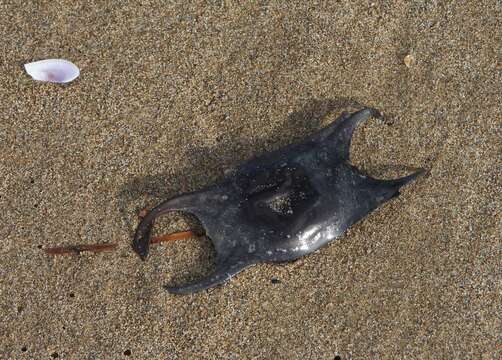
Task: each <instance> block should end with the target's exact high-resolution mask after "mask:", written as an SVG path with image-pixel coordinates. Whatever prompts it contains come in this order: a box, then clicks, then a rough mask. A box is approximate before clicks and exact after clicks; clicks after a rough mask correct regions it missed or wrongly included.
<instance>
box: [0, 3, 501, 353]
mask: <svg viewBox="0 0 502 360" xmlns="http://www.w3.org/2000/svg"><path fill="white" fill-rule="evenodd" d="M34 3H36V4H34ZM78 3H79V4H78V5H77V2H76V1H63V2H60V1H39V2H25V1H2V2H0V115H1V121H0V154H1V155H0V205H1V208H2V210H3V216H2V217H1V220H0V221H1V223H0V232H1V241H2V247H1V249H0V256H1V262H0V319H1V321H0V358H2V359H52V358H58V359H121V358H135V359H166V358H167V359H199V358H200V359H203V358H208V359H209V358H211V359H216V358H225V359H250V358H255V359H272V358H279V359H335V358H336V359H338V357H336V356H339V358H340V359H370V358H373V359H376V358H381V359H386V358H389V359H398V358H414V359H463V358H465V359H495V358H497V357H498V358H500V356H502V320H501V314H502V305H501V301H502V273H501V268H502V267H501V264H502V249H501V237H500V236H501V235H500V234H501V232H502V226H501V224H502V221H501V220H502V219H501V207H502V201H501V185H502V184H501V172H502V168H501V153H502V146H501V124H502V114H501V110H500V109H501V106H500V105H501V84H502V76H501V66H502V64H501V60H500V59H501V56H502V54H501V43H502V38H501V34H502V31H501V18H502V14H501V12H502V5H501V3H500V1H488V0H487V1H480V2H478V1H472V2H457V5H451V4H450V5H445V4H443V5H438V4H435V5H433V4H432V3H435V2H427V3H431V4H427V5H424V4H421V3H422V2H418V1H415V2H413V1H411V2H408V1H396V2H390V1H385V2H374V4H373V5H371V4H370V2H359V3H358V4H354V3H353V2H348V1H332V2H330V3H331V4H326V3H324V2H319V3H315V4H314V2H308V1H300V2H297V3H287V5H286V2H284V3H283V5H277V4H275V3H274V4H272V3H268V2H267V1H259V2H253V3H251V2H246V5H244V6H236V5H232V4H227V3H226V2H223V1H222V2H220V1H212V2H211V3H212V5H202V4H197V5H195V4H194V5H186V4H185V1H179V2H178V3H177V4H172V5H165V4H163V3H162V2H160V1H125V2H122V1H121V2H119V1H113V2H112V1H108V2H95V3H94V4H91V3H90V2H88V1H82V2H78ZM445 3H451V2H445ZM461 3H463V5H460V4H461ZM466 3H470V5H469V4H466ZM407 55H410V57H408V58H407V59H410V58H411V62H407V63H408V65H409V66H407V65H406V64H405V61H404V59H405V57H406V56H407ZM51 57H63V58H67V59H70V60H72V61H73V62H75V63H76V64H77V65H78V66H79V67H80V68H81V71H82V73H81V77H80V78H79V79H77V80H76V81H75V82H73V83H71V84H69V85H67V86H58V85H53V84H43V83H38V82H35V81H32V80H31V79H30V77H29V76H28V75H26V74H25V73H24V72H23V69H22V64H23V63H25V62H28V61H33V60H39V59H43V58H51ZM362 105H365V106H374V107H377V108H379V109H380V110H382V111H383V112H384V113H385V114H386V116H387V121H386V122H379V121H378V120H374V121H370V122H368V123H367V124H365V125H364V126H363V127H361V128H360V129H359V130H358V131H357V133H356V135H355V139H354V142H353V145H352V156H351V158H352V161H353V162H354V163H355V164H356V165H358V166H359V167H361V168H363V169H364V170H366V171H368V172H370V173H371V174H373V175H375V176H380V177H392V176H396V175H403V174H406V173H407V171H409V169H411V168H416V167H424V168H426V169H429V170H430V174H429V175H428V176H427V177H425V178H422V179H420V180H419V181H417V182H415V183H413V184H411V185H409V186H407V187H406V188H405V189H404V191H403V193H402V195H401V196H400V197H399V198H397V199H395V200H393V201H391V202H389V203H387V204H386V205H385V206H383V207H382V208H380V209H379V210H377V211H376V212H374V213H372V214H371V215H370V216H369V217H367V218H366V219H364V220H363V221H362V222H360V223H358V224H356V225H355V226H353V227H352V228H351V229H350V230H349V231H348V233H346V234H345V235H344V236H343V237H342V238H340V239H339V240H338V241H337V242H335V243H332V244H331V245H330V246H328V247H326V248H324V249H322V250H321V251H319V252H317V253H315V254H312V255H310V256H308V257H305V258H303V259H301V260H299V261H297V262H295V263H292V264H284V265H259V266H255V267H253V268H250V269H248V270H247V271H245V272H243V273H241V274H239V275H238V276H237V277H235V278H234V279H233V280H231V281H230V282H229V283H228V284H227V285H226V286H224V287H219V288H216V289H214V290H212V291H209V292H204V293H201V294H196V295H190V296H173V295H170V294H168V293H167V292H165V291H164V290H163V289H162V285H164V284H178V283H181V282H185V281H188V280H190V279H194V278H197V277H199V276H201V275H202V274H204V273H205V272H207V271H209V270H210V269H211V266H212V259H213V256H214V254H213V250H212V247H211V245H210V241H209V240H208V239H191V240H187V241H180V242H177V243H171V244H165V245H160V246H156V247H155V248H154V249H153V250H152V253H151V256H150V258H149V259H148V261H147V262H145V263H143V262H141V261H140V260H139V258H138V257H137V256H136V255H135V254H134V253H133V252H132V251H131V248H130V243H131V234H132V232H133V230H134V226H135V225H136V224H137V217H136V214H137V211H138V210H139V209H141V208H143V207H148V208H149V207H151V206H153V205H155V204H156V203H158V202H159V201H161V200H163V199H165V198H166V197H169V196H173V195H175V194H179V193H180V192H184V191H191V190H196V189H199V188H200V187H202V186H204V185H207V184H210V183H212V182H214V181H216V180H217V179H218V178H219V177H221V176H222V174H223V171H224V170H225V169H227V168H229V167H232V166H234V165H236V164H238V163H239V162H241V161H243V160H245V159H247V158H248V157H250V156H252V155H257V154H260V153H262V152H264V151H267V150H271V149H276V148H277V147H279V146H281V145H283V144H287V143H289V142H291V141H293V140H298V139H301V138H303V137H305V136H306V135H307V134H310V133H312V132H313V131H315V130H316V129H318V128H320V127H321V126H323V125H326V124H328V123H329V122H330V121H332V120H333V119H334V118H335V117H336V116H337V115H338V114H339V113H340V112H341V111H343V110H350V109H354V108H358V107H360V106H362ZM189 222H190V221H189ZM158 225H159V226H157V228H156V231H157V232H158V233H165V232H169V231H176V230H184V229H185V228H186V226H187V224H186V222H185V220H183V217H179V216H177V217H175V216H171V217H166V218H164V219H163V220H162V221H160V222H159V224H158ZM100 242H117V243H118V244H119V249H118V250H117V251H115V252H113V253H101V254H94V255H93V254H85V255H82V256H80V257H49V256H47V255H45V254H44V252H43V250H42V249H43V248H47V247H50V246H53V245H60V244H75V243H83V244H92V243H100ZM272 279H276V280H278V281H276V280H274V281H273V282H272Z"/></svg>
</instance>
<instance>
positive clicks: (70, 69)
mask: <svg viewBox="0 0 502 360" xmlns="http://www.w3.org/2000/svg"><path fill="white" fill-rule="evenodd" d="M24 69H25V70H26V72H27V73H28V74H29V75H30V76H31V77H32V78H33V79H35V80H38V81H48V82H53V83H67V82H70V81H72V80H75V79H76V78H77V77H78V76H79V75H80V70H79V68H78V67H77V66H76V65H75V64H73V63H72V62H70V61H68V60H64V59H47V60H40V61H35V62H32V63H28V64H25V65H24Z"/></svg>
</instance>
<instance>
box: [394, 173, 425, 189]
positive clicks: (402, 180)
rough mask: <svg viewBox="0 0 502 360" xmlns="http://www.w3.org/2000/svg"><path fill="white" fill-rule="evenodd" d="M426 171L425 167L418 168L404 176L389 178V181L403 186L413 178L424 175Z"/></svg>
mask: <svg viewBox="0 0 502 360" xmlns="http://www.w3.org/2000/svg"><path fill="white" fill-rule="evenodd" d="M427 173H428V171H427V170H426V169H418V170H417V171H415V172H414V173H412V174H410V175H407V176H404V177H402V178H399V179H394V180H389V182H390V183H393V184H394V185H395V186H399V187H401V186H404V185H406V184H408V183H410V182H412V181H413V180H415V179H417V178H419V177H421V176H424V175H425V174H427Z"/></svg>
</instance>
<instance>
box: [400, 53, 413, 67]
mask: <svg viewBox="0 0 502 360" xmlns="http://www.w3.org/2000/svg"><path fill="white" fill-rule="evenodd" d="M403 61H404V65H406V67H410V66H411V65H412V64H413V62H415V59H414V58H413V55H411V54H408V55H406V56H405V57H404V60H403Z"/></svg>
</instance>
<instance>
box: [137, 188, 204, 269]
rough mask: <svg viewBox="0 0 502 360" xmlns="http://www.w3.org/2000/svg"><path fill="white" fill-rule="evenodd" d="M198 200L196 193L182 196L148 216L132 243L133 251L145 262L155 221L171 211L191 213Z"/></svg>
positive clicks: (166, 202) (171, 200) (158, 207)
mask: <svg viewBox="0 0 502 360" xmlns="http://www.w3.org/2000/svg"><path fill="white" fill-rule="evenodd" d="M196 200H197V196H196V194H194V193H190V194H184V195H180V196H177V197H174V198H172V199H169V200H167V201H164V202H163V203H161V204H160V205H157V206H156V207H155V208H153V209H152V210H150V212H149V213H148V214H146V216H145V217H144V218H143V219H142V220H141V222H140V223H139V225H138V227H137V228H136V233H135V234H134V240H133V242H132V248H133V250H134V251H135V252H136V253H137V254H138V255H139V257H140V258H141V259H142V260H145V259H146V257H147V256H148V251H149V248H150V237H151V236H152V228H153V225H154V222H155V219H156V218H158V217H159V216H160V215H162V214H165V213H167V212H170V211H177V210H185V211H189V210H190V209H191V208H192V207H193V206H194V205H195V201H196Z"/></svg>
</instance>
